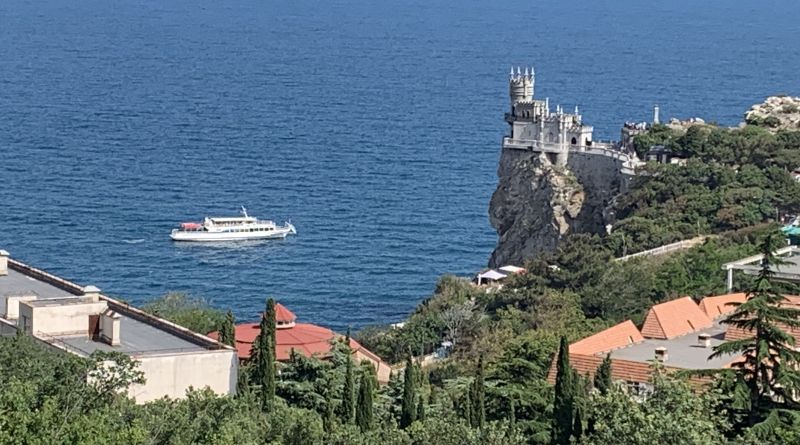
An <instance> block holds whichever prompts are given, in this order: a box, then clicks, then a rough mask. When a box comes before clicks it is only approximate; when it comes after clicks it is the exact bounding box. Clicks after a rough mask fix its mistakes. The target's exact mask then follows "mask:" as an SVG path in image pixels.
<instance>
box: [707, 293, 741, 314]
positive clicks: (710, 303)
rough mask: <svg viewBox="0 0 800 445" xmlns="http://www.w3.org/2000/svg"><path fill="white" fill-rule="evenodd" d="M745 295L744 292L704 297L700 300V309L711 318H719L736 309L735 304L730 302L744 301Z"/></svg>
mask: <svg viewBox="0 0 800 445" xmlns="http://www.w3.org/2000/svg"><path fill="white" fill-rule="evenodd" d="M746 299H747V295H746V294H744V293H741V292H740V293H737V294H726V295H717V296H714V297H705V298H703V299H702V300H701V301H700V310H702V311H703V312H705V314H706V315H708V317H709V318H711V319H716V318H719V317H721V316H723V315H727V314H730V313H731V312H733V311H734V310H736V305H735V304H732V303H740V304H741V303H744V302H745V300H746Z"/></svg>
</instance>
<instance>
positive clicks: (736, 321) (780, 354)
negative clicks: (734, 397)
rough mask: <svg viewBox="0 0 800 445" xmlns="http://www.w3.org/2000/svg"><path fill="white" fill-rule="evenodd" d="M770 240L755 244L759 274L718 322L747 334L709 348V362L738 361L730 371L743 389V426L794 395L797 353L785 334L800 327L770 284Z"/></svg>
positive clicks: (789, 404)
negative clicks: (745, 391) (745, 419)
mask: <svg viewBox="0 0 800 445" xmlns="http://www.w3.org/2000/svg"><path fill="white" fill-rule="evenodd" d="M776 244H777V243H776V240H775V238H774V237H773V236H768V237H766V238H765V240H764V242H763V243H762V245H761V254H762V256H763V259H762V261H761V269H760V271H759V273H758V276H757V278H756V281H755V284H754V286H753V287H752V289H750V291H749V292H748V293H747V299H746V300H745V302H744V303H741V304H739V305H737V307H736V310H734V311H733V312H732V313H731V314H730V315H728V316H727V317H725V318H724V319H723V320H722V323H724V324H726V325H728V326H731V327H733V328H736V329H739V330H741V331H744V332H745V333H747V334H749V335H747V336H746V337H745V338H742V339H739V340H729V341H726V342H724V343H722V344H720V345H719V346H716V347H715V348H714V353H713V354H712V355H711V357H712V358H714V357H720V356H729V355H733V356H742V357H743V360H740V361H736V362H734V363H733V364H732V367H733V368H734V369H736V370H737V372H738V373H739V374H740V375H741V376H742V378H743V380H744V383H745V384H746V385H747V387H748V389H749V397H750V400H749V405H750V406H749V415H748V423H749V424H750V425H753V424H755V423H757V422H759V421H761V420H763V419H764V418H765V417H766V415H768V413H767V412H766V410H767V408H769V407H772V406H778V407H780V408H793V407H796V403H795V402H794V398H795V396H796V394H797V391H798V390H800V371H799V370H798V369H797V364H798V363H800V351H797V350H796V349H795V338H794V336H793V335H792V334H791V333H789V332H787V330H788V329H798V328H800V310H798V309H797V308H795V307H792V306H790V305H787V304H786V302H787V300H786V298H785V297H784V296H783V295H781V293H780V292H779V291H778V290H777V289H776V287H775V286H774V284H773V277H774V272H773V270H772V268H773V267H775V266H777V265H779V264H780V263H781V262H780V261H779V260H778V258H776V257H775V255H774V254H773V251H774V249H775V248H776Z"/></svg>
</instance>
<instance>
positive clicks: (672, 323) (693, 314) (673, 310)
mask: <svg viewBox="0 0 800 445" xmlns="http://www.w3.org/2000/svg"><path fill="white" fill-rule="evenodd" d="M712 324H713V321H712V320H711V319H710V318H709V317H708V315H706V314H705V312H703V311H702V310H700V307H699V306H697V304H696V303H695V302H694V300H692V299H691V297H683V298H678V299H677V300H672V301H667V302H666V303H661V304H657V305H655V306H653V307H652V308H651V309H650V311H649V312H647V317H646V318H645V320H644V324H643V325H642V335H643V336H644V337H645V338H660V339H665V340H666V339H670V338H675V337H679V336H681V335H685V334H688V333H690V332H694V331H697V330H699V329H705V328H708V327H710V326H711V325H712Z"/></svg>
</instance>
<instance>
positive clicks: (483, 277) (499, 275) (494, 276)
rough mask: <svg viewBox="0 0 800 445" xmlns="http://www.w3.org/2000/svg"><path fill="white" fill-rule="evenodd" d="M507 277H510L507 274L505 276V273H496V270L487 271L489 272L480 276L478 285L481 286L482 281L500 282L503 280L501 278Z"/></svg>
mask: <svg viewBox="0 0 800 445" xmlns="http://www.w3.org/2000/svg"><path fill="white" fill-rule="evenodd" d="M507 276H508V275H506V274H504V273H500V272H498V271H496V270H494V269H490V270H487V271H486V272H484V273H480V274H478V284H480V283H481V281H485V280H499V279H501V278H505V277H507Z"/></svg>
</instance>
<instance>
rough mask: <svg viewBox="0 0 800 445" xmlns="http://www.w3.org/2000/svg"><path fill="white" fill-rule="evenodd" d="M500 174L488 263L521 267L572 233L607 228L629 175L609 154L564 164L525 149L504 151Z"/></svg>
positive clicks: (574, 158) (491, 215) (491, 214)
mask: <svg viewBox="0 0 800 445" xmlns="http://www.w3.org/2000/svg"><path fill="white" fill-rule="evenodd" d="M497 175H498V179H499V180H498V186H497V190H496V191H495V192H494V194H493V195H492V200H491V203H490V205H489V219H490V222H491V224H492V226H493V227H494V228H495V229H496V230H497V234H498V242H497V247H496V248H495V250H494V252H492V256H491V259H490V260H489V266H490V267H498V266H503V265H506V264H515V265H521V264H522V263H524V261H525V260H526V259H530V258H532V257H534V256H536V255H537V254H539V253H541V252H543V251H548V250H553V249H555V248H556V247H557V246H558V243H559V241H560V240H561V239H563V238H564V236H566V235H567V234H570V233H599V232H602V231H604V230H605V226H606V224H609V223H611V222H612V221H611V220H610V216H609V212H608V211H607V209H608V208H609V207H610V203H611V202H612V201H613V199H614V197H615V196H616V195H617V194H618V193H619V192H620V191H621V190H622V189H626V188H627V184H628V179H629V178H627V177H625V176H624V175H622V174H621V173H620V171H619V163H618V161H616V160H614V159H611V158H605V157H602V156H591V155H581V154H571V155H570V158H569V162H568V164H567V167H566V168H564V167H558V166H554V165H552V164H551V163H550V162H549V161H548V160H547V158H546V157H544V156H543V155H541V154H539V153H534V152H532V151H525V150H503V151H502V154H501V156H500V164H499V167H498V169H497Z"/></svg>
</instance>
